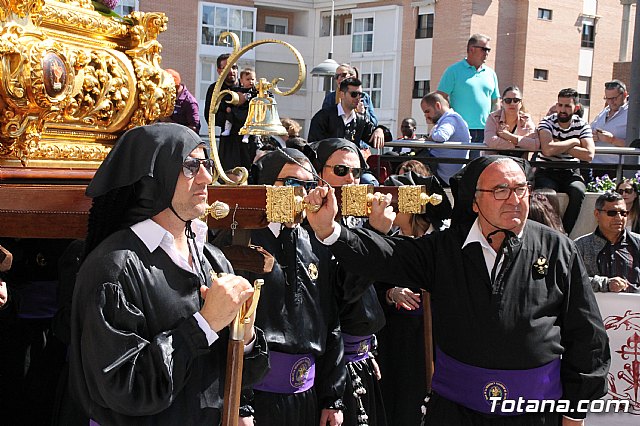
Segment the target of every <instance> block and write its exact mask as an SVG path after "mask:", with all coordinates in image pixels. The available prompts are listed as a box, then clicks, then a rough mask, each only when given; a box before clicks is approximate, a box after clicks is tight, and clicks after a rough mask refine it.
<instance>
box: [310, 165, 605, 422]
mask: <svg viewBox="0 0 640 426" xmlns="http://www.w3.org/2000/svg"><path fill="white" fill-rule="evenodd" d="M528 169H529V166H528V163H527V162H526V161H525V160H522V159H516V158H509V157H505V156H497V155H496V156H487V157H480V158H477V159H475V160H473V161H472V162H470V163H469V164H468V165H467V166H466V167H465V168H464V169H463V170H461V172H460V173H459V174H457V175H456V176H455V177H454V179H452V193H453V195H454V203H453V204H454V209H453V212H452V225H451V227H450V228H449V229H447V230H445V231H443V232H439V233H432V234H429V235H427V236H423V237H420V238H406V237H389V236H385V235H380V234H377V233H372V232H371V231H368V230H366V229H357V230H349V229H347V228H345V227H342V226H340V225H338V224H335V223H334V217H335V215H336V213H337V202H336V199H335V194H334V191H333V190H332V189H330V188H329V189H328V188H317V189H315V190H314V191H312V192H311V193H310V194H309V195H308V196H307V197H306V198H305V201H306V202H308V203H311V204H315V205H321V206H322V207H321V208H320V209H319V210H318V212H317V213H312V212H310V213H309V215H308V216H309V223H310V224H311V226H312V227H313V229H314V231H315V233H316V236H317V237H318V238H319V239H320V240H321V241H323V242H324V243H325V244H328V245H329V246H330V248H331V252H332V253H333V254H334V256H335V257H336V258H337V260H338V262H340V263H341V264H342V265H343V266H344V268H345V269H347V270H350V271H354V272H355V271H357V272H358V273H360V274H362V275H363V276H365V277H369V278H375V279H378V280H382V281H387V282H403V283H406V285H409V286H416V287H421V288H424V289H426V290H427V291H429V292H430V293H431V295H432V308H433V310H432V312H433V333H434V335H433V336H434V341H435V344H436V346H435V362H436V364H435V374H434V376H433V381H432V388H433V392H434V393H433V396H432V397H431V398H430V400H429V401H428V403H427V411H426V422H427V424H434V425H466V424H476V423H477V424H484V425H504V424H509V425H524V424H527V425H532V424H535V425H542V424H544V425H559V424H562V425H563V426H568V425H582V424H584V422H583V420H582V419H583V418H584V417H585V416H586V413H585V412H581V411H579V410H578V403H579V401H581V400H593V399H597V398H600V397H602V396H603V395H605V394H606V391H607V374H608V371H609V366H610V360H611V357H610V353H609V346H608V339H607V334H606V332H605V329H604V326H603V323H602V318H601V317H600V313H599V310H598V306H597V304H596V300H595V297H594V294H593V291H592V289H591V286H590V283H589V279H588V276H587V274H586V271H585V267H584V264H583V263H582V261H581V259H580V256H579V253H578V252H577V249H576V247H575V245H574V244H573V242H572V241H571V240H570V239H568V238H567V237H565V236H563V235H561V234H559V233H557V232H555V231H553V230H551V229H550V228H547V227H545V226H544V225H541V224H538V223H536V222H532V221H527V213H528V210H529V197H528V195H529V186H528V183H527V175H528V174H527V173H526V171H528ZM390 201H391V200H390V197H389V196H382V197H379V198H378V199H377V202H378V203H380V204H381V206H386V205H388V204H389V203H390ZM378 211H379V210H378ZM388 226H389V227H390V226H391V222H389V224H388ZM519 398H522V400H524V401H532V400H537V401H540V400H550V401H555V404H557V405H556V406H555V410H549V405H547V406H546V407H544V406H542V405H539V406H538V410H540V408H543V409H545V408H546V410H549V411H540V412H526V413H522V412H521V411H522V410H520V412H519V411H518V410H516V409H515V408H514V405H512V404H504V406H503V402H506V400H509V401H518V400H519ZM514 404H515V403H514ZM502 408H505V410H504V411H503V410H502ZM509 408H514V409H513V410H509ZM565 408H566V409H565ZM534 411H535V410H534ZM504 416H507V417H504ZM508 417H511V418H508Z"/></svg>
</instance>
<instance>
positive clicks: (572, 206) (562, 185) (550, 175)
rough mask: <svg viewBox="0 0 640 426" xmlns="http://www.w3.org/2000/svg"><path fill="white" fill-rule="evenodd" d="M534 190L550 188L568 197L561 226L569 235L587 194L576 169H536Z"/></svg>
mask: <svg viewBox="0 0 640 426" xmlns="http://www.w3.org/2000/svg"><path fill="white" fill-rule="evenodd" d="M535 188H536V189H537V188H551V189H553V190H555V191H556V192H564V193H565V194H567V195H568V196H569V204H567V209H566V210H565V211H564V215H563V216H562V226H564V230H565V231H567V234H571V230H572V229H573V227H574V225H575V224H576V221H577V220H578V216H579V215H580V207H581V206H582V200H584V194H585V192H587V188H586V186H585V185H584V180H583V179H582V176H581V175H580V172H579V171H578V170H577V169H576V170H570V169H538V171H537V172H536V182H535Z"/></svg>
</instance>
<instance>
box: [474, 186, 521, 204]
mask: <svg viewBox="0 0 640 426" xmlns="http://www.w3.org/2000/svg"><path fill="white" fill-rule="evenodd" d="M476 191H478V192H492V193H493V198H494V199H496V200H498V201H502V200H508V199H509V198H511V193H512V192H513V193H514V194H516V197H518V198H523V197H524V196H525V195H527V192H528V191H529V185H523V186H516V187H513V188H509V187H500V188H493V189H480V188H476Z"/></svg>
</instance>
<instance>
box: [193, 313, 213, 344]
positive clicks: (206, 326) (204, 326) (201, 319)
mask: <svg viewBox="0 0 640 426" xmlns="http://www.w3.org/2000/svg"><path fill="white" fill-rule="evenodd" d="M193 317H194V318H195V319H196V321H198V326H199V327H200V329H201V330H202V331H203V332H204V335H205V336H206V337H207V343H208V344H209V346H211V345H212V344H213V342H215V341H216V340H218V333H216V332H215V331H213V330H212V329H211V327H209V323H208V322H207V320H206V319H204V317H203V316H202V314H201V313H200V312H196V313H195V314H193Z"/></svg>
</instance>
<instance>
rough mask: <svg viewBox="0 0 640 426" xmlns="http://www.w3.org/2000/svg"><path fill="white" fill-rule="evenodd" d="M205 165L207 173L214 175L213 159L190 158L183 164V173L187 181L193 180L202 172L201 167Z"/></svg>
mask: <svg viewBox="0 0 640 426" xmlns="http://www.w3.org/2000/svg"><path fill="white" fill-rule="evenodd" d="M201 164H202V165H203V166H204V168H205V170H206V171H207V173H209V174H213V160H212V159H211V158H192V157H189V158H187V159H186V160H184V162H183V163H182V173H184V175H185V177H186V178H187V179H191V178H193V177H194V176H195V175H197V174H198V172H199V171H200V165H201Z"/></svg>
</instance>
